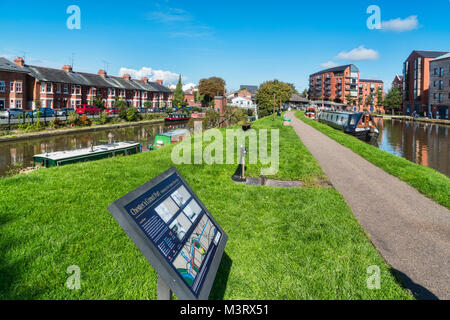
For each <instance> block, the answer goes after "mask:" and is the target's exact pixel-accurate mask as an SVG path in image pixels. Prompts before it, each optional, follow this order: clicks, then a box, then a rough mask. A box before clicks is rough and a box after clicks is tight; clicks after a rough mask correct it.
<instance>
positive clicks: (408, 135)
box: [375, 118, 450, 177]
mask: <svg viewBox="0 0 450 320" xmlns="http://www.w3.org/2000/svg"><path fill="white" fill-rule="evenodd" d="M375 121H376V123H377V126H378V128H379V129H380V137H379V139H378V142H377V143H375V144H376V145H377V146H378V147H379V148H380V149H382V150H385V151H387V152H389V153H392V154H395V155H398V156H400V157H404V158H406V159H408V160H409V161H412V162H415V163H417V164H421V165H423V166H427V167H430V168H433V169H435V170H437V171H439V172H441V173H443V174H445V175H447V176H448V177H450V167H449V163H450V148H449V145H450V137H449V126H446V125H436V124H427V123H419V122H410V121H402V120H387V119H381V118H377V119H376V120H375Z"/></svg>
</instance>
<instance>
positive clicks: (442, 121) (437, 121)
mask: <svg viewBox="0 0 450 320" xmlns="http://www.w3.org/2000/svg"><path fill="white" fill-rule="evenodd" d="M373 117H374V118H381V119H388V120H401V121H410V122H420V123H430V124H442V125H446V126H450V120H446V119H428V118H414V117H410V116H390V115H373Z"/></svg>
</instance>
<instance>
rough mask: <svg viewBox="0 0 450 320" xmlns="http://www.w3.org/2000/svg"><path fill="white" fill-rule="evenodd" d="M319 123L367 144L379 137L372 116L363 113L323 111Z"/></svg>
mask: <svg viewBox="0 0 450 320" xmlns="http://www.w3.org/2000/svg"><path fill="white" fill-rule="evenodd" d="M319 121H320V122H322V123H325V124H327V125H329V126H330V127H333V128H335V129H338V130H342V131H343V132H345V133H347V134H351V135H353V136H355V137H357V138H358V139H360V140H363V141H367V142H368V141H371V140H377V139H378V136H379V135H380V131H379V130H378V128H377V127H376V125H375V122H374V121H373V118H372V116H371V115H370V114H368V113H364V112H336V111H323V112H321V113H320V115H319Z"/></svg>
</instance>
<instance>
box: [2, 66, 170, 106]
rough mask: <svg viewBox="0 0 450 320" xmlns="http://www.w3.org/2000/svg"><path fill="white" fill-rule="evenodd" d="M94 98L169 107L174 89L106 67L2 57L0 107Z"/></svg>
mask: <svg viewBox="0 0 450 320" xmlns="http://www.w3.org/2000/svg"><path fill="white" fill-rule="evenodd" d="M95 98H100V99H102V100H103V103H104V105H105V107H107V108H111V107H113V106H114V103H115V101H116V100H117V99H123V100H125V101H126V102H127V105H128V106H134V107H140V108H143V107H145V106H150V107H156V108H162V107H169V108H170V107H172V100H173V92H172V91H171V90H170V89H168V88H166V87H165V86H164V85H163V82H162V81H161V80H157V81H156V82H150V81H149V80H148V79H147V78H142V79H141V80H134V79H131V76H130V75H128V74H125V75H124V76H123V77H116V76H109V75H108V74H107V73H106V71H104V70H99V71H98V73H97V74H92V73H84V72H74V71H73V70H72V67H71V66H69V65H65V66H63V67H62V69H60V70H59V69H52V68H46V67H38V66H30V65H26V64H25V61H24V59H23V58H17V59H15V60H14V63H12V62H11V61H9V60H7V59H5V58H0V109H4V108H20V109H35V107H36V101H40V103H41V106H42V107H48V108H53V109H61V108H75V107H76V106H78V105H80V104H90V103H92V102H93V100H94V99H95Z"/></svg>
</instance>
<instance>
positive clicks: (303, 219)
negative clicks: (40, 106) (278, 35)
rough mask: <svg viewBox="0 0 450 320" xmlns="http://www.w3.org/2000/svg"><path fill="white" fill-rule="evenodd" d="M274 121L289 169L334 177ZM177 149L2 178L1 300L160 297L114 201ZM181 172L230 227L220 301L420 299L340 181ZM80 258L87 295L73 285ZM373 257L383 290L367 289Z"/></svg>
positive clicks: (163, 166) (225, 170)
mask: <svg viewBox="0 0 450 320" xmlns="http://www.w3.org/2000/svg"><path fill="white" fill-rule="evenodd" d="M270 127H276V128H280V140H281V141H280V157H281V159H280V163H281V164H282V165H281V166H280V172H279V173H278V177H280V178H284V177H286V178H288V177H291V178H292V177H294V178H296V179H297V178H301V179H306V178H307V179H310V181H314V180H315V179H320V178H321V177H323V172H322V170H321V169H320V167H319V165H318V163H317V161H316V160H315V159H314V158H313V157H312V156H311V154H310V153H309V152H308V151H307V150H306V148H305V147H304V146H303V144H302V143H301V141H300V140H299V139H298V138H297V137H296V139H294V134H295V133H294V131H293V129H292V128H290V127H289V128H285V127H281V119H277V122H275V123H272V121H270V122H269V121H268V120H267V119H263V120H261V121H260V122H258V123H256V124H255V128H256V129H258V128H270ZM222 132H223V131H222ZM283 148H284V149H286V150H284V149H283ZM172 149H173V146H170V147H167V148H164V149H162V150H159V151H155V152H148V153H142V154H138V155H135V156H129V157H123V158H114V159H107V160H103V161H97V162H91V163H81V164H75V165H71V166H66V167H59V168H53V169H45V170H39V171H36V172H33V173H31V174H29V175H24V176H16V177H12V178H5V179H1V180H0V299H155V298H156V272H155V271H154V270H153V268H152V267H151V265H150V264H149V263H148V262H147V261H146V259H145V258H144V257H143V256H142V254H141V253H140V252H139V250H138V249H137V248H136V247H135V245H134V244H133V243H132V241H131V240H130V239H129V238H128V237H127V236H126V234H125V233H124V231H123V230H122V229H121V228H120V226H119V225H118V224H117V222H116V221H115V220H114V218H112V216H111V215H110V214H109V212H108V211H107V209H106V208H107V206H108V205H109V204H110V203H111V202H113V201H115V200H116V199H118V198H119V197H121V196H123V195H125V194H126V193H128V192H130V191H132V190H133V189H135V188H137V187H139V186H140V185H142V184H144V183H145V182H147V181H148V180H150V179H152V178H154V177H155V176H157V175H158V174H159V173H161V172H163V171H164V170H167V169H168V168H169V167H171V166H172V162H171V152H172ZM177 168H178V169H179V171H180V172H181V174H182V175H183V176H184V177H185V179H186V180H187V182H188V183H189V184H190V185H191V186H192V188H193V189H194V190H195V192H196V193H197V194H198V196H199V197H200V199H202V201H203V202H204V203H205V205H206V206H207V207H208V208H209V210H210V211H211V213H212V214H213V215H214V217H215V218H216V219H217V221H218V222H219V223H220V225H221V226H222V227H223V228H224V230H225V231H226V232H227V233H228V235H229V242H228V244H227V247H226V250H225V255H224V258H223V259H222V263H221V266H220V268H219V271H218V274H217V278H216V281H215V283H214V286H213V290H212V293H211V296H210V298H211V299H226V300H232V299H411V298H412V296H411V295H410V294H409V293H408V292H407V291H406V290H405V289H404V288H402V286H401V285H400V284H399V283H398V282H397V281H396V279H395V277H394V276H393V274H392V271H391V269H390V267H389V266H387V265H386V264H385V262H384V261H383V259H382V257H381V256H380V254H379V253H378V252H377V251H376V249H375V248H374V247H373V246H372V244H371V243H370V241H369V240H368V237H367V235H366V234H365V232H364V231H363V229H362V228H361V227H360V225H359V224H358V222H357V221H356V219H355V218H354V216H353V214H352V212H351V210H350V209H349V207H348V206H347V204H346V203H345V201H344V200H343V198H342V196H341V195H340V194H339V193H338V192H337V191H336V190H334V189H333V188H320V187H311V188H304V189H300V188H297V189H276V188H271V187H248V186H242V185H236V184H234V183H233V182H232V181H231V178H230V177H231V175H232V174H233V172H234V171H235V169H236V165H232V166H230V165H180V166H177ZM249 169H250V170H253V172H254V173H255V174H257V170H255V168H253V167H252V168H249ZM73 265H77V266H79V267H80V269H81V290H78V291H72V290H69V289H67V288H66V287H65V283H66V281H67V278H68V277H69V275H68V274H67V273H66V270H67V268H68V267H69V266H73ZM373 265H376V266H379V267H380V268H381V278H382V279H381V284H382V287H381V289H380V290H369V289H368V288H367V279H368V277H369V276H370V275H368V274H367V268H368V267H369V266H373Z"/></svg>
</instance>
